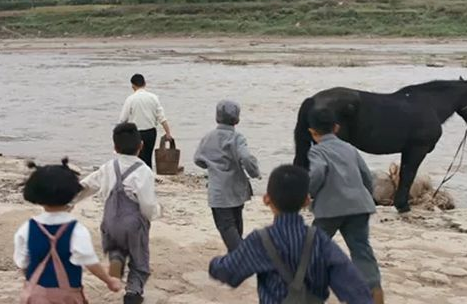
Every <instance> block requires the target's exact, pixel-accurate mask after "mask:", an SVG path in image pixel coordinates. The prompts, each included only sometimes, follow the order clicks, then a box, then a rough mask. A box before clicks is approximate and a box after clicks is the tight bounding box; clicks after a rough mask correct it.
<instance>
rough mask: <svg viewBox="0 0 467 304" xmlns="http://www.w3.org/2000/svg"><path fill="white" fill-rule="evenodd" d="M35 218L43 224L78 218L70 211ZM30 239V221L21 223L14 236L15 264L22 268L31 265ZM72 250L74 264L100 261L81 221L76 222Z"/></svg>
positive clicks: (89, 235)
mask: <svg viewBox="0 0 467 304" xmlns="http://www.w3.org/2000/svg"><path fill="white" fill-rule="evenodd" d="M33 219H34V220H35V221H36V222H38V223H41V224H43V225H60V224H65V223H69V222H72V221H75V220H76V218H75V217H74V216H73V215H72V214H70V213H69V212H44V213H42V214H40V215H38V216H35V217H33ZM28 239H29V221H27V222H25V223H24V224H23V225H21V227H20V228H19V229H18V231H16V233H15V237H14V243H15V249H14V254H13V259H14V262H15V264H16V265H17V266H18V267H19V268H21V269H25V268H27V267H28V265H29V251H28ZM70 252H71V257H70V262H71V263H72V264H73V265H76V266H88V265H94V264H97V263H99V258H98V257H97V255H96V252H95V250H94V246H93V244H92V239H91V234H90V233H89V230H88V229H87V228H86V227H84V226H83V225H82V224H80V223H79V222H77V223H76V225H75V228H74V229H73V232H72V234H71V239H70Z"/></svg>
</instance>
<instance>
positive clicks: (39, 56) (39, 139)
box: [0, 45, 467, 206]
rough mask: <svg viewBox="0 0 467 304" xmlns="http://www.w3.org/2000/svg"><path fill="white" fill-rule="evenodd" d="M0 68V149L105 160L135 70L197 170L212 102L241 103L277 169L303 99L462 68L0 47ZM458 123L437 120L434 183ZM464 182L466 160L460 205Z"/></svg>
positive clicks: (266, 168)
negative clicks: (225, 60) (439, 133)
mask: <svg viewBox="0 0 467 304" xmlns="http://www.w3.org/2000/svg"><path fill="white" fill-rule="evenodd" d="M354 47H355V46H354ZM416 47H417V48H420V45H417V46H416ZM440 48H441V49H440V52H442V51H443V49H442V47H440ZM0 71H1V72H0V96H1V99H0V122H1V124H0V152H1V153H3V154H5V155H15V156H25V157H33V158H37V159H38V160H40V161H43V162H50V161H53V162H58V161H59V160H60V158H61V157H62V156H65V155H66V156H69V157H70V158H71V160H72V161H73V162H76V163H78V164H80V165H83V166H95V165H99V164H101V163H103V162H104V161H106V160H107V159H109V158H110V157H112V142H111V130H112V127H113V126H114V124H115V123H116V119H117V118H118V115H119V112H120V109H121V106H122V104H123V102H124V100H125V98H126V97H127V96H128V95H129V94H131V87H130V85H129V78H130V76H131V75H132V74H133V73H136V72H138V73H142V74H144V75H145V77H146V79H147V82H148V89H149V90H151V91H153V92H155V93H156V94H157V95H158V96H159V98H160V100H161V102H162V104H163V106H164V108H165V110H166V115H167V117H168V118H169V121H170V125H171V127H172V129H173V135H174V136H175V138H176V140H177V145H178V147H180V149H181V150H182V162H183V165H184V166H185V169H186V170H187V171H197V169H196V168H195V167H194V165H193V164H192V155H193V153H194V150H195V148H196V145H197V144H198V142H199V140H200V138H201V137H202V136H203V135H204V134H205V133H206V132H208V131H209V130H210V129H212V128H214V127H215V121H214V108H215V104H216V102H217V101H219V100H220V99H223V98H231V99H234V100H237V101H239V102H240V103H241V105H242V113H241V123H240V125H239V127H238V129H239V131H240V132H242V133H244V135H245V136H246V137H247V139H248V143H249V146H250V149H251V150H252V152H253V153H254V154H255V155H257V157H258V158H259V160H260V164H261V168H262V171H263V172H264V173H265V175H267V173H268V172H270V171H271V169H272V168H273V167H274V166H276V165H278V164H281V163H289V162H291V161H292V158H293V128H294V124H295V118H296V115H297V111H298V107H299V105H300V103H301V102H302V100H303V99H304V98H305V97H307V96H310V95H313V94H314V93H316V92H317V91H319V90H322V89H326V88H330V87H333V86H347V87H352V88H359V89H365V90H370V91H380V92H391V91H393V90H396V89H398V88H400V87H402V86H405V85H409V84H414V83H420V82H424V81H429V80H433V79H454V78H457V77H459V75H462V73H464V75H465V71H466V70H465V68H460V67H444V68H430V67H426V66H423V65H419V66H416V65H376V66H365V67H294V66H290V65H285V64H280V63H279V64H251V65H237V66H235V65H224V64H213V63H210V62H198V61H196V60H193V58H191V57H189V56H186V57H184V56H170V55H165V56H155V57H151V56H147V58H143V57H141V56H139V57H138V56H132V55H131V52H130V53H126V54H123V55H122V54H121V53H118V52H115V51H113V50H112V51H110V50H109V51H105V50H104V51H103V50H98V51H96V52H93V51H92V50H87V51H86V52H79V51H78V52H63V51H61V50H57V49H50V50H47V49H46V50H44V49H41V50H40V51H27V52H21V51H8V52H6V51H4V52H0ZM465 128H466V126H465V123H464V122H463V121H462V120H461V119H460V118H459V117H457V116H454V117H453V118H452V119H450V120H449V121H448V122H447V123H446V124H445V125H444V134H443V137H442V138H441V140H440V142H439V143H438V145H437V147H436V150H435V151H434V152H433V153H432V154H430V155H429V156H428V158H427V159H426V160H425V162H424V163H423V165H422V169H421V170H422V172H426V173H429V174H430V175H431V176H432V178H433V180H434V181H435V182H439V181H440V180H441V178H442V177H443V175H444V173H445V171H446V169H447V167H448V166H449V164H450V162H451V160H452V157H453V155H454V153H455V150H456V148H457V146H458V144H459V141H460V140H461V138H462V136H463V132H464V130H465ZM160 130H162V129H160ZM364 156H365V159H366V160H367V161H368V164H369V166H370V167H371V168H372V169H382V170H387V168H388V166H389V163H390V162H391V161H397V160H398V155H389V156H373V155H364ZM466 181H467V167H466V166H465V165H464V166H463V167H462V168H461V171H460V173H459V174H458V175H457V176H456V177H455V178H454V179H453V180H452V181H451V182H450V183H449V184H448V187H447V188H448V189H449V190H450V191H452V192H453V193H454V196H455V198H456V203H457V204H458V205H460V206H467V201H466V199H467V194H466V193H467V185H466V184H467V183H466ZM264 185H265V179H264V180H263V181H262V182H260V183H255V185H254V186H255V188H256V190H257V191H259V192H262V191H263V190H264Z"/></svg>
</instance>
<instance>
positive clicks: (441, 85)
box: [396, 80, 467, 93]
mask: <svg viewBox="0 0 467 304" xmlns="http://www.w3.org/2000/svg"><path fill="white" fill-rule="evenodd" d="M461 85H465V86H467V81H464V80H433V81H429V82H425V83H421V84H415V85H409V86H406V87H403V88H402V89H400V90H398V91H396V93H401V92H402V93H407V92H412V91H414V90H426V91H431V90H434V91H438V92H439V91H444V90H450V89H452V88H453V87H458V86H461Z"/></svg>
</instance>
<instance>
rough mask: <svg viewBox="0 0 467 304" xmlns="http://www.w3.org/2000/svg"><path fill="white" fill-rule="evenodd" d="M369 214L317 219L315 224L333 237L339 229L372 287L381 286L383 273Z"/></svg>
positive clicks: (354, 261) (354, 259)
mask: <svg viewBox="0 0 467 304" xmlns="http://www.w3.org/2000/svg"><path fill="white" fill-rule="evenodd" d="M369 219H370V215H369V214H359V215H350V216H340V217H334V218H320V219H315V220H314V222H313V225H315V226H316V227H319V228H321V229H322V230H324V231H325V232H326V233H327V234H328V235H329V237H331V238H332V237H333V236H334V235H335V234H336V232H337V231H338V230H339V231H340V233H341V234H342V237H343V238H344V241H345V243H346V244H347V247H348V248H349V251H350V256H351V258H352V262H353V263H354V264H355V266H356V267H357V268H358V269H359V270H360V272H361V273H362V275H363V277H364V278H365V279H366V281H367V282H368V285H369V286H370V289H373V288H379V287H381V274H380V271H379V267H378V262H377V261H376V258H375V255H374V253H373V249H372V248H371V245H370V240H369V233H370V226H369Z"/></svg>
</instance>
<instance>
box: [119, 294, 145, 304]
mask: <svg viewBox="0 0 467 304" xmlns="http://www.w3.org/2000/svg"><path fill="white" fill-rule="evenodd" d="M143 301H144V298H143V296H142V295H140V294H138V293H129V292H128V293H127V294H125V296H124V297H123V304H141V303H143Z"/></svg>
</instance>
